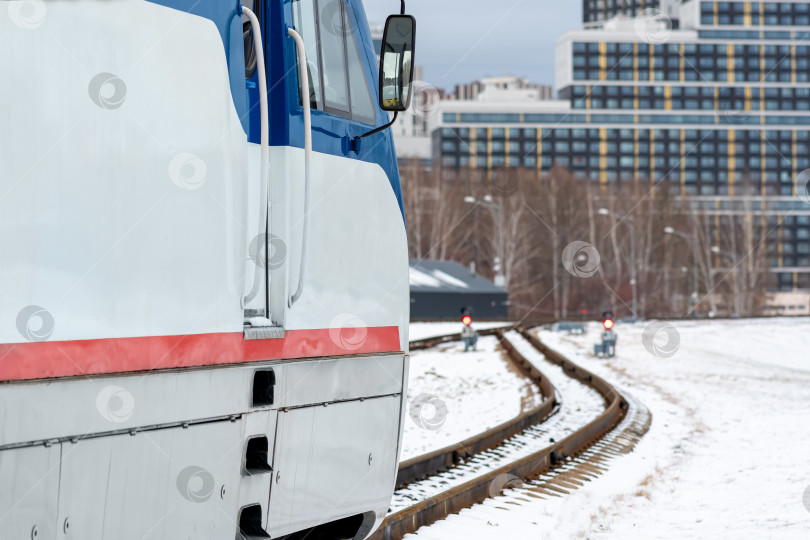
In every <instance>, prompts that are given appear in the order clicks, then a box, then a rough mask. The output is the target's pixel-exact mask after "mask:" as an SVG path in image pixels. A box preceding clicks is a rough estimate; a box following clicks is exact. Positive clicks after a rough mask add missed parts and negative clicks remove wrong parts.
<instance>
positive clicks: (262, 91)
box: [242, 6, 270, 316]
mask: <svg viewBox="0 0 810 540" xmlns="http://www.w3.org/2000/svg"><path fill="white" fill-rule="evenodd" d="M242 13H243V14H244V15H246V16H247V18H248V19H249V20H250V28H251V30H252V31H253V45H254V48H255V50H256V66H257V71H258V75H259V115H260V116H261V150H262V158H261V159H262V162H261V165H260V169H259V170H260V174H261V178H260V179H259V202H260V203H261V207H260V210H259V236H258V238H259V241H261V239H262V238H264V241H265V246H264V249H265V253H269V251H267V250H268V249H269V235H268V234H267V233H268V230H267V202H268V201H267V196H268V195H267V193H268V182H269V180H268V176H269V170H270V169H269V164H270V121H269V118H268V116H267V73H266V72H265V66H264V46H263V45H262V28H261V25H259V19H258V18H256V14H255V13H253V12H252V11H251V10H250V9H248V8H246V7H245V6H242ZM255 266H256V273H255V274H254V277H253V287H252V288H251V289H250V292H249V293H247V295H245V297H244V299H243V306H245V305H247V303H248V302H250V301H252V300H253V299H254V298H256V295H258V294H259V289H260V286H261V282H262V280H263V279H267V274H266V272H265V271H264V269H263V268H262V265H260V264H256V265H255ZM265 285H266V283H265ZM269 307H270V306H265V309H266V310H269ZM265 313H267V311H266V312H265ZM268 316H269V314H268Z"/></svg>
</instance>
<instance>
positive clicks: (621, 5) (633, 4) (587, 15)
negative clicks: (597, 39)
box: [582, 0, 683, 28]
mask: <svg viewBox="0 0 810 540" xmlns="http://www.w3.org/2000/svg"><path fill="white" fill-rule="evenodd" d="M681 3H683V0H582V22H583V24H584V25H585V26H586V27H591V28H593V27H599V26H601V25H602V23H604V22H606V21H609V20H610V19H613V18H614V17H620V16H624V17H635V16H637V15H640V14H642V13H645V12H646V13H650V14H651V13H655V12H661V13H665V14H667V15H668V16H669V17H670V18H671V19H672V22H673V26H674V27H677V26H678V7H677V6H678V4H681Z"/></svg>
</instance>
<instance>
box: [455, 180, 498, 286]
mask: <svg viewBox="0 0 810 540" xmlns="http://www.w3.org/2000/svg"><path fill="white" fill-rule="evenodd" d="M464 202H465V203H468V204H474V205H477V206H482V207H484V208H488V209H489V210H490V211H492V219H493V220H494V221H495V231H496V233H495V234H496V235H497V244H498V245H497V255H496V257H495V264H494V268H493V270H495V286H496V287H504V286H506V277H505V276H504V275H503V228H502V225H501V206H500V205H499V204H498V203H496V202H495V200H494V199H493V198H492V196H491V195H484V199H483V200H480V201H479V200H478V199H476V198H475V197H473V196H472V195H468V196H466V197H464Z"/></svg>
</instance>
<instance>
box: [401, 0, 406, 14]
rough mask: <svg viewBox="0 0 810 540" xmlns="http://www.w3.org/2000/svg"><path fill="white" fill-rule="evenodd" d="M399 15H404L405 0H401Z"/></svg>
mask: <svg viewBox="0 0 810 540" xmlns="http://www.w3.org/2000/svg"><path fill="white" fill-rule="evenodd" d="M400 15H405V0H402V11H401V12H400Z"/></svg>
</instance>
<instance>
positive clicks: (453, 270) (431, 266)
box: [409, 259, 506, 294]
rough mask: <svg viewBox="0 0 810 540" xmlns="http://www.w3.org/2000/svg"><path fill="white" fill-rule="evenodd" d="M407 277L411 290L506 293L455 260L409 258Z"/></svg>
mask: <svg viewBox="0 0 810 540" xmlns="http://www.w3.org/2000/svg"><path fill="white" fill-rule="evenodd" d="M409 277H410V283H411V292H441V293H458V294H499V293H500V294H506V291H505V290H503V289H501V288H500V287H496V286H495V284H493V283H492V282H491V281H489V280H488V279H485V278H482V277H481V276H479V275H478V274H474V273H472V272H470V270H469V269H468V268H466V267H464V266H463V265H461V264H459V263H457V262H455V261H435V260H426V259H422V260H420V259H411V260H410V271H409Z"/></svg>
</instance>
